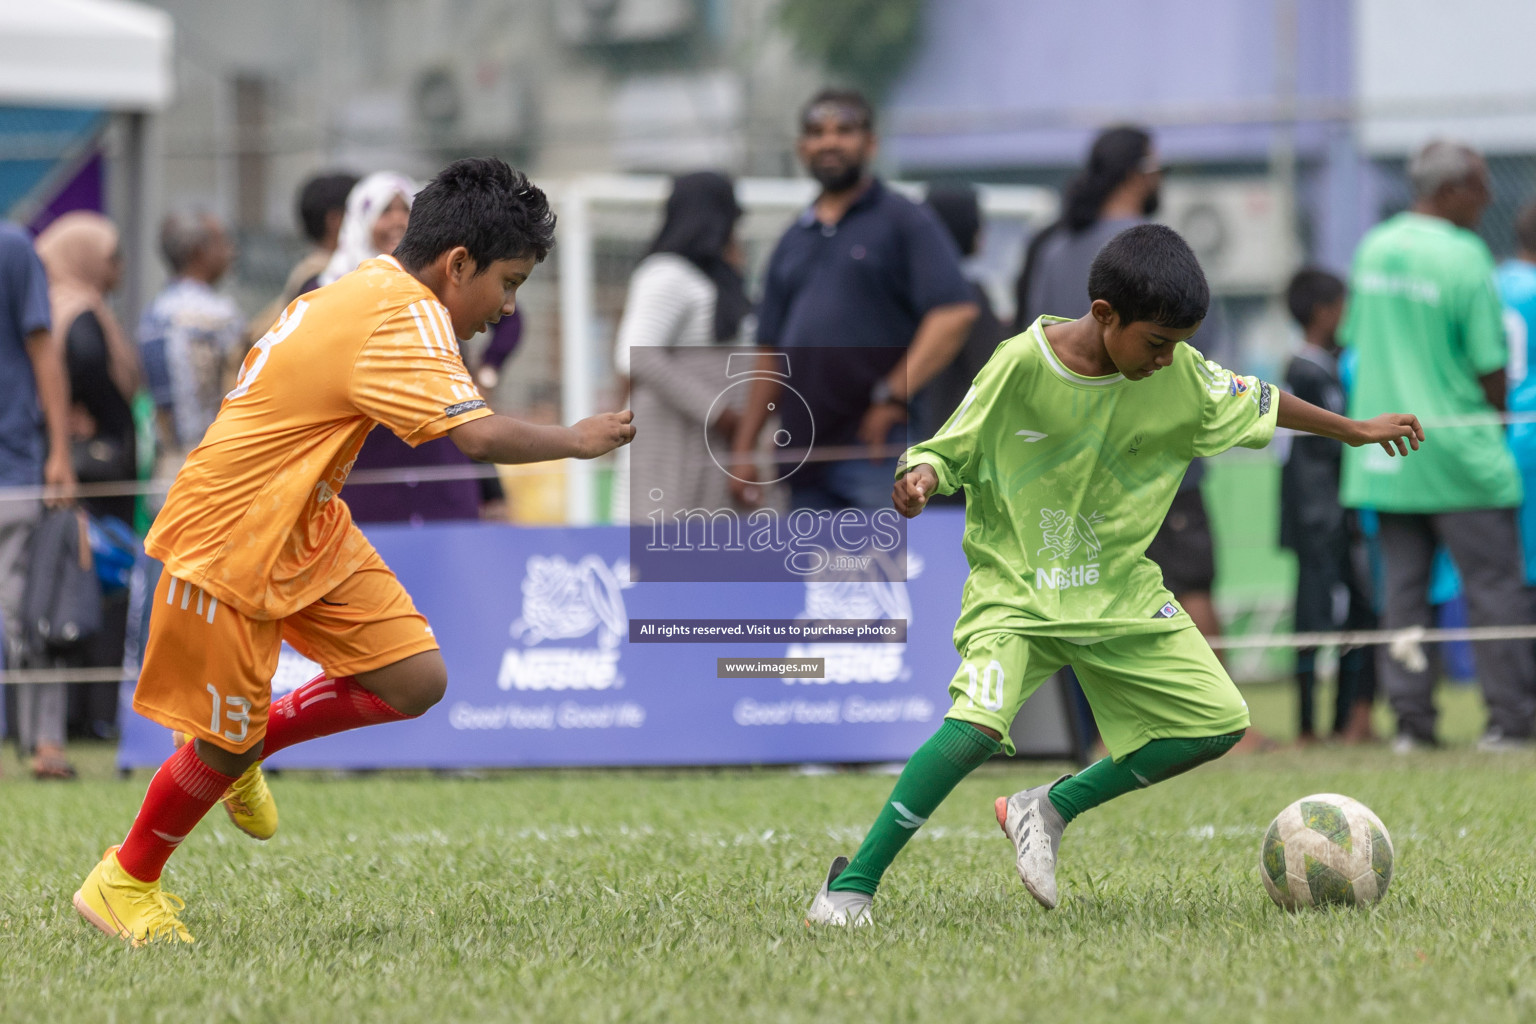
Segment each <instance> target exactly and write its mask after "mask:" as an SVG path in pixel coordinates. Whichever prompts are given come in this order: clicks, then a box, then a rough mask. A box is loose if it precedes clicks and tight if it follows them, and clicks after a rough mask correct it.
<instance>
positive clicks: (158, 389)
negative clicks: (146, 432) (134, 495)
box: [139, 212, 245, 472]
mask: <svg viewBox="0 0 1536 1024" xmlns="http://www.w3.org/2000/svg"><path fill="white" fill-rule="evenodd" d="M160 250H161V252H162V254H163V255H164V256H165V262H166V264H167V265H168V266H169V268H170V271H171V281H170V283H169V284H167V285H166V286H165V289H164V290H163V291H161V292H160V294H159V295H157V296H155V299H154V301H153V302H151V303H150V304H149V307H148V308H147V309H145V310H144V315H143V318H142V319H141V320H140V322H139V347H140V351H141V352H142V354H143V358H144V372H145V378H146V380H147V382H148V384H149V390H150V394H151V395H153V396H154V400H155V407H156V409H157V411H158V414H159V425H160V431H159V432H160V441H161V443H162V445H163V446H164V448H165V449H166V450H167V453H168V454H169V455H170V456H171V462H172V463H173V465H172V466H170V467H167V468H168V469H169V470H170V471H171V472H174V467H175V466H179V465H180V458H181V457H183V456H185V454H186V453H187V452H189V451H191V450H192V449H193V448H195V447H197V444H198V442H200V441H201V440H202V439H203V434H204V432H206V431H207V429H208V426H209V424H211V423H212V422H213V418H214V416H216V415H217V414H218V411H219V403H220V401H222V400H223V397H224V392H225V390H226V387H225V384H226V379H225V377H226V374H227V372H228V371H229V370H230V369H231V367H232V366H233V364H234V361H235V360H236V359H237V358H238V357H239V356H240V355H241V354H242V353H241V351H240V350H241V339H242V336H243V331H244V326H245V319H244V317H243V316H241V314H240V309H239V307H237V306H236V305H235V303H234V301H233V300H231V299H229V298H228V297H226V296H223V295H220V294H219V293H218V292H216V291H214V286H215V285H217V284H218V282H219V280H220V278H222V277H223V276H224V274H225V272H226V271H228V270H229V268H230V265H231V263H233V261H234V246H233V245H232V244H231V243H230V240H229V235H228V234H227V233H226V232H225V230H224V225H223V224H222V223H220V221H219V219H218V218H217V217H215V216H213V215H212V214H210V213H203V212H180V213H172V214H170V215H169V216H168V217H166V218H165V222H164V224H162V225H161V228H160Z"/></svg>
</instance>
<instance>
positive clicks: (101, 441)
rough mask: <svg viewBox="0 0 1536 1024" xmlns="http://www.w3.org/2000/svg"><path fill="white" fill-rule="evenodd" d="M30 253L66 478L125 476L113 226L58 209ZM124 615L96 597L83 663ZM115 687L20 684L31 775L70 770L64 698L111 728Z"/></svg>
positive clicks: (117, 636)
mask: <svg viewBox="0 0 1536 1024" xmlns="http://www.w3.org/2000/svg"><path fill="white" fill-rule="evenodd" d="M37 255H38V258H39V259H41V260H42V262H43V269H44V270H46V271H47V273H48V299H49V306H50V307H51V310H52V314H53V331H54V337H55V339H56V341H57V343H58V345H59V346H60V348H62V349H63V350H64V353H65V362H66V365H67V367H68V370H69V393H70V403H71V404H70V434H71V440H72V442H73V460H74V466H75V475H76V476H77V477H78V478H79V479H80V481H81V482H82V483H132V482H133V481H134V479H135V478H136V477H137V468H138V460H137V458H136V450H137V449H136V445H135V441H134V425H133V410H132V401H133V396H134V394H135V393H136V392H137V391H138V389H139V379H140V371H139V357H138V351H137V349H136V348H135V346H134V345H133V343H132V342H131V341H130V340H129V339H128V337H127V336H126V335H125V334H124V333H123V330H122V328H121V327H120V326H119V325H118V322H117V318H116V317H114V316H113V315H112V310H111V309H110V308H109V307H108V306H107V295H108V294H110V293H111V292H112V290H113V289H114V288H116V287H117V284H118V281H119V280H120V279H121V278H122V258H121V254H120V252H119V249H118V232H117V228H116V227H115V226H114V225H113V224H112V222H111V221H109V220H108V219H107V218H105V217H103V216H102V215H101V214H99V213H89V212H85V211H77V212H74V213H66V214H65V215H64V216H62V217H60V218H59V219H58V220H56V221H54V222H53V223H52V224H51V225H49V227H48V229H47V230H46V231H44V232H43V233H42V234H41V235H40V236H38V239H37ZM133 502H134V498H133V496H132V495H131V494H129V495H122V496H117V497H107V498H87V499H84V500H83V501H82V504H83V505H84V506H85V507H86V509H87V510H88V511H90V512H91V513H92V514H93V515H97V516H116V517H117V518H119V519H121V520H122V521H123V522H124V524H128V523H132V522H133ZM127 614H128V603H127V599H126V595H121V598H120V599H119V598H117V597H114V598H110V599H108V600H107V601H105V602H104V603H103V608H102V629H101V632H100V633H98V634H97V636H96V637H95V638H93V640H92V641H91V643H90V646H89V648H88V649H87V651H86V652H85V653H86V655H87V656H86V657H85V658H84V661H85V662H86V663H87V664H89V665H93V666H94V665H115V664H118V663H120V662H121V661H122V657H123V646H122V645H123V637H124V631H125V629H126V626H127ZM116 690H117V687H116V686H115V685H113V684H105V685H104V686H101V687H97V686H91V687H88V688H84V689H77V690H76V691H75V692H74V693H73V694H68V695H66V693H65V692H64V691H65V684H63V683H55V684H51V685H48V686H23V687H20V688H19V691H18V693H17V705H18V710H19V711H20V713H21V722H20V731H19V737H20V739H21V743H22V746H23V748H24V749H31V750H32V751H33V760H32V773H33V775H35V776H36V777H38V778H45V779H67V778H72V777H73V776H74V769H73V768H72V767H70V764H69V762H68V761H67V760H65V757H64V724H65V709H66V706H67V703H68V700H69V698H71V697H73V698H75V699H76V702H77V703H79V704H80V705H81V706H82V707H86V708H87V710H86V711H85V717H86V718H88V719H90V720H91V721H92V723H93V724H94V723H95V722H96V721H98V720H99V721H100V722H102V723H105V724H106V725H107V726H108V727H110V724H111V722H112V721H113V720H114V719H115V718H116V705H117V699H116ZM50 691H52V692H50Z"/></svg>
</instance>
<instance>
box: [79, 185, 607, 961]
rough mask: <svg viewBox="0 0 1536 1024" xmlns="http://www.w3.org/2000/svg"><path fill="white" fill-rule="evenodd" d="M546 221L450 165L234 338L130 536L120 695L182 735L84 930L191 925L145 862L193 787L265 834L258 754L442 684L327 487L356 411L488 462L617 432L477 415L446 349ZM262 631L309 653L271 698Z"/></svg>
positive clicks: (173, 841) (188, 806)
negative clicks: (226, 365)
mask: <svg viewBox="0 0 1536 1024" xmlns="http://www.w3.org/2000/svg"><path fill="white" fill-rule="evenodd" d="M554 223H555V218H554V215H553V214H552V213H550V210H549V205H548V203H547V202H546V201H545V198H544V193H543V192H541V191H540V190H539V189H538V188H536V187H534V186H533V185H532V184H531V183H530V182H529V181H528V179H527V178H525V177H524V176H523V175H521V174H519V173H517V172H515V171H513V170H512V169H511V168H510V167H508V166H507V165H506V164H504V163H502V162H501V161H499V160H478V159H476V160H460V161H457V162H456V163H453V164H450V165H449V166H448V167H447V168H445V169H444V170H443V171H442V173H441V174H439V175H438V176H437V177H436V178H435V179H433V181H432V182H431V183H430V184H428V185H427V186H426V188H424V189H422V191H421V192H420V193H418V194H417V196H416V200H415V204H414V206H413V208H412V211H411V222H410V227H409V229H408V230H407V231H406V234H405V237H404V238H403V239H402V240H401V242H400V245H399V247H398V248H396V249H395V252H394V255H393V256H381V257H378V258H377V259H372V260H368V261H367V262H365V263H363V265H362V266H361V267H359V268H358V269H357V270H356V271H354V272H353V273H351V274H348V275H347V276H345V277H343V278H342V279H341V280H339V281H337V282H336V283H334V284H332V285H330V286H328V287H325V288H321V289H319V290H317V291H314V292H310V293H309V294H308V295H305V296H303V297H301V298H299V299H295V300H294V301H293V303H292V304H290V305H289V306H288V308H287V310H285V311H284V313H283V316H282V318H281V319H280V320H279V321H278V322H277V323H276V324H275V325H274V326H273V328H272V330H271V331H269V332H268V333H267V334H266V336H265V337H263V338H262V339H261V340H260V341H259V342H257V344H256V346H255V347H254V348H252V349H251V351H250V353H249V354H248V355H247V356H246V359H245V363H244V365H243V366H242V367H241V369H240V376H239V378H238V379H237V381H236V384H235V387H234V390H232V391H231V392H230V393H229V394H228V395H226V396H225V399H224V403H223V405H222V406H221V407H220V409H219V415H218V418H217V419H216V420H215V421H214V423H213V426H212V427H210V428H209V430H208V433H207V435H206V436H204V438H203V441H202V444H200V445H199V446H198V447H197V448H196V449H195V450H194V451H193V452H192V454H191V456H190V457H189V458H188V459H187V463H186V465H185V467H184V468H183V469H182V470H181V473H180V474H179V475H178V476H177V478H176V482H175V484H174V485H173V486H172V487H171V491H170V494H169V496H168V497H167V499H166V503H165V507H164V509H163V510H162V511H161V513H160V515H159V517H158V518H157V519H156V521H155V526H154V529H153V530H151V531H150V534H149V536H148V538H147V539H146V540H145V547H146V549H147V550H148V551H149V553H150V554H152V555H154V556H155V557H156V558H159V559H161V560H163V561H164V562H165V572H164V573H163V574H162V575H161V578H160V584H159V586H158V588H157V589H156V591H155V596H154V605H153V609H154V610H153V612H152V615H151V618H150V627H149V640H148V643H147V644H146V647H145V653H144V665H143V669H142V671H141V672H140V675H139V683H138V688H137V689H136V690H135V691H134V698H133V705H134V708H135V710H137V711H139V712H140V713H141V714H143V715H145V716H147V717H149V718H151V719H153V720H155V721H157V722H160V723H161V724H162V725H166V726H168V727H170V728H172V729H174V730H177V731H178V732H180V733H183V734H184V735H186V736H189V737H191V738H192V740H193V742H189V743H184V744H183V745H182V746H180V747H178V748H177V750H176V752H175V753H174V754H172V755H171V757H170V758H169V759H168V760H167V761H166V762H165V763H164V764H163V765H162V766H161V767H160V770H159V771H158V772H156V773H155V777H154V778H153V779H152V780H151V781H150V784H149V792H148V793H147V794H146V796H145V798H144V803H143V805H142V806H141V807H140V809H139V814H138V817H137V818H136V819H135V820H134V823H133V827H132V828H131V829H130V830H129V832H128V836H127V838H126V839H124V840H123V842H122V844H121V845H120V846H116V847H113V848H111V849H109V850H108V851H107V853H106V855H105V856H104V857H103V858H102V860H101V862H100V863H98V864H97V865H96V867H95V868H94V869H92V871H91V873H90V874H89V875H88V876H87V877H86V879H85V882H84V883H83V884H82V885H81V887H80V890H79V891H78V892H77V893H75V897H74V904H75V908H76V909H77V910H79V912H80V913H81V914H82V915H83V916H84V917H85V918H86V920H88V921H90V922H91V923H92V924H94V925H95V926H96V927H98V928H100V929H101V930H102V931H104V932H106V933H108V934H109V935H115V936H118V937H120V938H123V939H127V940H129V941H131V942H132V943H133V944H134V945H140V944H143V943H146V942H154V941H171V942H175V941H181V942H191V941H192V936H191V935H190V934H189V932H188V931H187V928H186V926H185V925H183V924H182V922H181V920H180V918H179V917H178V912H179V911H180V910H181V909H182V906H183V904H182V902H181V901H180V900H179V899H177V898H176V897H175V896H171V895H169V894H167V893H164V892H162V891H161V888H160V872H161V869H162V868H163V867H164V865H165V862H166V860H167V859H169V857H170V855H171V854H172V853H173V852H174V851H175V849H176V846H177V845H178V844H179V843H180V842H181V841H182V840H183V839H185V838H186V837H187V834H188V833H190V832H191V831H192V829H193V827H194V826H195V825H196V824H197V823H198V821H199V820H201V819H202V817H203V815H205V814H206V813H207V812H208V810H209V809H210V808H212V806H213V805H214V803H216V802H218V801H219V800H220V799H221V798H223V799H224V802H225V804H226V807H227V809H228V810H229V812H230V816H231V817H232V818H234V819H235V823H236V824H237V825H239V826H240V827H241V828H242V829H244V830H245V831H247V832H248V833H250V834H252V835H254V836H256V837H257V838H263V839H264V838H267V837H269V836H270V835H271V834H272V833H273V831H275V829H276V827H277V814H276V805H275V803H273V801H272V797H271V794H270V792H269V791H268V790H267V787H266V783H265V781H264V780H263V779H262V777H261V768H260V761H261V759H262V758H263V757H266V756H269V755H271V754H273V753H276V752H277V751H278V750H280V749H282V748H284V747H288V746H292V745H293V744H295V743H300V742H303V741H304V740H308V739H313V738H315V737H317V736H326V735H330V734H331V733H336V732H341V731H342V730H345V729H353V728H356V727H358V726H363V725H373V724H376V723H380V722H392V721H399V720H403V719H407V718H414V717H416V716H418V715H420V714H422V713H423V712H425V711H426V710H427V709H428V708H430V707H432V705H434V704H436V703H437V702H438V700H440V699H441V698H442V696H443V692H444V689H445V688H446V686H447V684H448V674H447V670H446V668H445V667H444V665H443V658H442V655H441V653H440V652H439V651H438V647H437V642H436V640H435V639H433V636H432V627H431V626H429V625H427V621H426V619H424V618H423V617H422V616H421V615H420V613H418V612H417V611H416V608H415V606H414V605H413V604H412V603H411V599H410V596H409V595H408V594H406V592H405V590H404V588H402V587H401V585H400V583H399V581H398V580H396V579H395V577H394V574H393V573H391V572H390V571H389V568H388V566H386V565H385V564H384V562H383V560H382V559H381V558H380V557H379V555H378V553H377V552H375V551H374V549H373V546H372V545H371V544H369V543H368V539H367V538H366V537H364V536H363V534H362V533H361V532H360V531H359V530H358V528H357V527H356V526H355V525H354V524H353V523H352V517H351V515H350V513H349V512H348V511H347V506H346V504H345V503H343V502H342V501H341V500H340V499H339V497H338V492H340V490H341V487H342V484H343V483H345V482H346V478H347V473H348V471H349V470H350V469H351V468H352V463H353V460H354V459H355V458H356V457H357V452H358V449H359V448H361V447H362V444H363V438H364V437H366V436H367V434H368V431H370V430H372V429H373V427H374V425H375V424H378V423H382V424H384V425H385V426H386V427H388V428H389V429H390V430H392V431H394V432H395V433H396V434H397V435H398V436H400V437H401V438H402V439H404V440H405V441H407V442H408V443H410V444H412V445H416V444H420V443H422V442H423V441H430V440H432V439H433V438H437V437H442V436H444V435H446V436H448V437H449V438H451V439H452V440H453V443H454V444H455V445H457V446H458V447H459V448H460V449H461V450H462V451H463V452H464V453H465V454H467V455H469V456H470V457H471V458H473V459H478V460H482V461H487V462H501V463H518V462H541V461H544V460H547V459H561V458H586V459H590V458H594V457H596V456H599V455H602V454H604V453H605V452H608V451H611V450H612V449H614V448H616V447H618V446H619V445H622V444H625V443H627V442H628V441H629V440H630V439H631V438H632V437H634V433H635V430H634V427H633V426H631V425H630V420H631V414H630V413H629V412H620V413H605V414H602V415H599V416H593V417H591V418H589V419H585V420H582V421H581V422H579V423H577V424H576V425H575V426H572V427H560V426H534V425H532V424H528V423H523V422H521V421H519V420H515V419H511V418H510V417H506V416H498V415H494V414H492V412H491V410H490V409H488V408H487V407H486V404H485V402H484V401H483V400H482V399H481V398H480V396H479V393H478V392H477V391H476V390H475V387H474V383H473V382H472V381H471V380H470V377H469V374H468V372H466V370H465V368H464V363H463V361H462V359H461V358H460V356H459V348H458V342H459V340H460V339H467V338H469V337H471V336H472V335H474V334H475V333H476V332H478V331H480V330H482V329H484V328H485V326H486V325H487V324H491V323H495V322H496V321H497V320H499V319H500V318H501V317H503V316H506V315H507V314H510V313H511V312H512V310H513V307H514V299H515V296H516V293H517V289H518V286H519V285H521V284H522V283H523V282H524V281H525V280H527V278H528V275H529V273H530V272H531V271H532V270H533V267H534V265H535V264H536V263H538V262H539V261H541V260H543V258H544V257H545V255H547V254H548V252H549V249H550V246H551V245H552V244H553V240H554ZM283 640H287V641H288V642H289V643H290V644H291V645H292V646H293V647H294V649H296V650H298V651H299V652H300V653H302V654H304V655H305V656H306V657H309V658H311V659H313V660H314V661H317V662H318V663H319V664H320V665H321V667H322V668H323V669H324V670H325V671H324V673H323V674H322V675H321V676H320V677H319V678H317V679H315V680H313V681H312V682H310V683H308V684H306V685H305V686H303V687H300V688H299V689H298V690H296V691H294V692H293V693H290V694H288V695H286V696H284V697H283V698H282V699H280V700H278V701H276V702H272V700H271V679H272V674H273V671H274V670H275V668H276V665H277V656H278V650H279V647H280V645H281V642H282V641H283Z"/></svg>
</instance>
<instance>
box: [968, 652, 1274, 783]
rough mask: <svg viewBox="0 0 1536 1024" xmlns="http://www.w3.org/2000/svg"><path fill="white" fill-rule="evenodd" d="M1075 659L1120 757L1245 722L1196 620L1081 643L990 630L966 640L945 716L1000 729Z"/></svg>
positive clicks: (1007, 746) (1241, 704) (1102, 730)
mask: <svg viewBox="0 0 1536 1024" xmlns="http://www.w3.org/2000/svg"><path fill="white" fill-rule="evenodd" d="M1063 665H1071V666H1072V668H1073V669H1074V670H1076V672H1077V679H1078V682H1080V683H1081V684H1082V686H1083V693H1084V694H1086V695H1087V697H1088V703H1089V704H1090V705H1091V706H1092V707H1093V717H1094V720H1095V721H1097V722H1098V725H1099V734H1100V735H1101V736H1103V738H1104V746H1106V747H1107V748H1109V753H1110V755H1111V756H1112V757H1114V759H1115V760H1116V761H1119V760H1121V759H1123V758H1125V757H1126V756H1127V755H1129V754H1132V753H1134V752H1135V751H1137V750H1138V749H1140V748H1141V747H1142V746H1143V745H1145V744H1146V743H1147V741H1149V740H1161V739H1170V738H1173V737H1196V736H1216V735H1220V734H1221V733H1228V732H1236V731H1237V730H1238V729H1246V728H1247V727H1248V704H1247V703H1246V702H1245V701H1244V700H1243V696H1242V694H1240V693H1238V692H1237V687H1236V686H1234V685H1233V683H1232V679H1231V677H1230V676H1228V675H1227V670H1226V669H1224V668H1222V666H1221V662H1219V661H1217V660H1216V654H1215V652H1214V651H1212V650H1211V647H1210V645H1209V644H1207V643H1206V642H1205V638H1204V637H1202V636H1201V635H1200V631H1199V630H1198V629H1196V628H1195V627H1193V626H1189V627H1187V628H1185V629H1180V630H1174V631H1172V632H1168V633H1143V634H1140V635H1137V636H1117V637H1109V638H1107V639H1105V640H1101V641H1099V642H1098V643H1093V644H1076V643H1073V642H1072V641H1070V640H1064V639H1062V638H1060V637H1051V636H1025V635H1023V634H1019V633H988V634H985V635H983V636H978V637H976V638H975V639H973V640H972V641H971V643H970V645H969V646H968V647H967V648H966V650H965V654H964V658H963V660H962V661H961V662H960V668H959V671H957V672H956V673H955V678H954V679H953V680H951V681H950V684H949V693H950V696H951V698H953V700H954V702H955V703H954V707H952V708H950V710H949V714H947V715H946V716H945V717H946V718H953V719H956V720H958V721H961V722H970V723H971V724H973V725H985V726H987V727H989V728H991V729H995V730H997V731H998V732H999V733H1001V734H1002V737H1003V749H1004V750H1005V751H1006V752H1007V753H1009V754H1012V753H1013V752H1014V750H1013V741H1012V740H1011V739H1010V738H1009V736H1008V728H1009V726H1010V725H1012V724H1013V719H1014V716H1015V715H1017V714H1018V713H1019V708H1021V707H1023V706H1024V701H1025V700H1027V699H1028V698H1029V695H1030V694H1032V693H1034V692H1035V690H1036V688H1037V687H1039V685H1040V684H1041V683H1043V682H1045V680H1046V679H1048V678H1049V677H1050V676H1051V674H1052V673H1054V672H1055V671H1056V670H1057V669H1059V668H1061V667H1062V666H1063Z"/></svg>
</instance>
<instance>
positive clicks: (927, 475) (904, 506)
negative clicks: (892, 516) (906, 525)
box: [891, 462, 939, 519]
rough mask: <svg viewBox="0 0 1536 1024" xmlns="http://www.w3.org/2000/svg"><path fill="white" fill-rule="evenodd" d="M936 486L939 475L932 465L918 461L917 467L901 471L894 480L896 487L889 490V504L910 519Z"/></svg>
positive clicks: (926, 501) (926, 502)
mask: <svg viewBox="0 0 1536 1024" xmlns="http://www.w3.org/2000/svg"><path fill="white" fill-rule="evenodd" d="M938 486H939V477H938V474H937V473H935V472H934V471H933V467H932V466H930V465H928V464H927V463H926V462H921V463H918V465H917V468H915V469H913V470H911V471H909V472H907V473H903V474H902V476H901V479H899V480H897V481H896V487H895V489H894V490H892V491H891V504H892V505H895V506H896V511H897V512H900V513H901V514H902V515H904V516H906V517H907V518H908V519H911V518H912V517H913V516H915V515H917V514H918V513H919V512H921V511H922V510H923V507H924V506H925V505H927V504H928V496H929V495H930V494H932V493H933V492H934V489H935V488H936V487H938Z"/></svg>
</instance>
